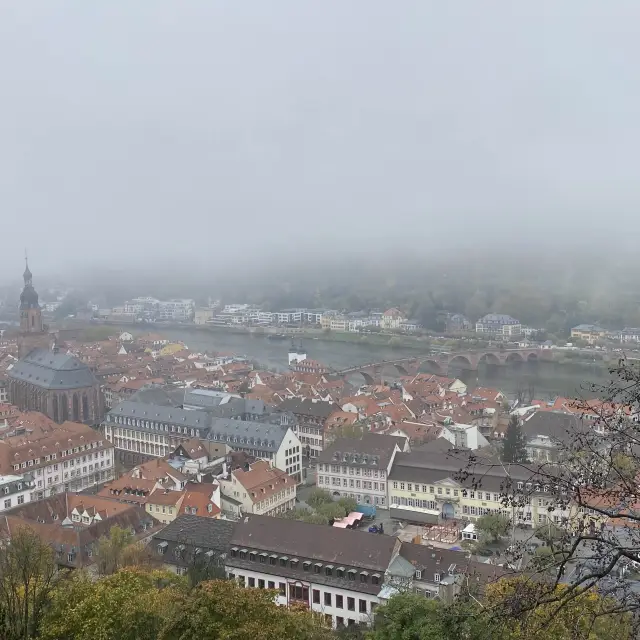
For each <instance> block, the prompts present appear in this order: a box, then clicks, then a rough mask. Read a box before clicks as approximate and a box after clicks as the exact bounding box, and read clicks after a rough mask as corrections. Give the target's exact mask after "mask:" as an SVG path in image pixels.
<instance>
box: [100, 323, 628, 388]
mask: <svg viewBox="0 0 640 640" xmlns="http://www.w3.org/2000/svg"><path fill="white" fill-rule="evenodd" d="M91 326H93V327H96V326H97V327H104V328H106V327H112V328H113V329H115V328H117V329H118V330H122V331H132V330H133V331H134V332H135V333H146V332H153V333H162V331H163V330H164V331H172V332H173V331H180V332H185V333H186V332H189V333H194V334H200V335H202V334H204V335H210V336H211V338H212V340H215V341H217V340H220V341H223V342H224V341H226V339H225V336H237V337H243V336H244V338H245V339H247V338H249V339H258V340H268V339H269V336H276V335H277V336H284V338H283V339H282V340H272V342H273V343H274V344H276V345H282V349H283V350H285V349H288V347H289V344H288V341H289V340H291V341H293V342H296V343H297V342H299V341H304V342H305V344H307V345H310V344H316V343H329V344H333V343H342V344H345V345H346V344H349V345H354V346H358V347H373V348H383V349H392V350H394V351H396V350H397V351H402V352H403V353H404V354H407V353H410V352H415V353H416V354H418V353H419V354H420V355H427V354H429V353H433V352H434V351H439V350H447V351H463V350H465V349H482V348H492V347H489V346H487V345H486V343H481V344H475V343H473V342H472V343H469V344H460V341H459V340H453V339H446V338H440V337H434V336H409V335H398V334H390V333H382V332H378V333H374V332H371V333H356V332H351V331H349V332H346V331H329V330H326V329H316V328H313V327H244V326H237V327H236V326H219V325H197V324H190V323H189V324H188V323H145V324H141V323H136V324H133V323H132V324H122V323H117V324H116V323H113V324H111V323H104V324H100V325H95V324H92V325H91ZM309 340H312V341H313V342H312V343H308V342H307V341H309ZM493 348H495V346H494V347H493ZM310 357H312V358H314V359H317V358H315V357H314V356H313V355H311V356H310ZM618 357H619V356H618V354H612V355H610V356H609V355H608V354H606V353H602V352H593V351H586V350H585V351H569V350H563V349H556V350H554V353H553V361H554V362H555V364H556V365H558V366H561V367H562V366H564V365H567V366H568V367H569V368H571V369H573V370H574V371H576V370H583V371H584V372H585V373H590V372H595V373H597V374H599V375H606V374H608V372H609V369H610V367H611V366H613V365H614V364H615V362H617V360H618Z"/></svg>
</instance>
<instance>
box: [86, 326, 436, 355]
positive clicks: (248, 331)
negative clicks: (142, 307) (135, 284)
mask: <svg viewBox="0 0 640 640" xmlns="http://www.w3.org/2000/svg"><path fill="white" fill-rule="evenodd" d="M101 325H105V326H110V327H117V328H119V329H121V330H122V331H131V330H132V329H135V330H136V331H141V332H145V331H149V332H153V333H161V332H162V330H163V329H170V330H176V329H178V330H185V331H198V332H203V333H211V334H219V333H231V334H245V335H249V336H252V337H256V338H261V337H264V338H268V337H269V336H275V335H283V336H286V339H290V340H298V339H303V338H304V339H310V340H321V341H324V342H348V343H351V344H361V345H371V346H381V347H385V346H386V347H393V348H395V347H398V348H402V349H414V350H416V351H420V352H421V353H427V352H428V351H429V350H430V347H431V338H430V337H429V336H408V335H397V334H389V333H373V332H372V333H355V332H351V331H330V330H327V329H315V328H313V327H244V326H238V327H234V326H221V325H202V324H187V323H174V322H163V323H155V322H154V323H144V324H143V323H131V324H128V323H121V322H117V323H116V322H114V323H111V322H108V321H105V322H104V323H101V324H100V325H98V326H101Z"/></svg>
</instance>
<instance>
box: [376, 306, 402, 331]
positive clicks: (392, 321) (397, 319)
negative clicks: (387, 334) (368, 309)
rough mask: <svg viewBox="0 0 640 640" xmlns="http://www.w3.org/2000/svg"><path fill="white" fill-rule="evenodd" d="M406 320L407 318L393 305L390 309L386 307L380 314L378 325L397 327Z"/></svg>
mask: <svg viewBox="0 0 640 640" xmlns="http://www.w3.org/2000/svg"><path fill="white" fill-rule="evenodd" d="M406 321H407V319H406V318H405V317H404V316H403V315H402V313H401V312H400V310H399V309H396V308H395V307H394V308H392V309H387V310H386V311H385V312H384V313H383V314H382V320H381V322H380V326H381V327H382V328H383V329H399V328H400V325H401V324H402V323H403V322H406Z"/></svg>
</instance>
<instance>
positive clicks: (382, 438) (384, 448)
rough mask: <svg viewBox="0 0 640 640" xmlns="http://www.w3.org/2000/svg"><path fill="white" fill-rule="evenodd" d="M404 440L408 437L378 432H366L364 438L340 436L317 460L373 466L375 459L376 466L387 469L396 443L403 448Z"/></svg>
mask: <svg viewBox="0 0 640 640" xmlns="http://www.w3.org/2000/svg"><path fill="white" fill-rule="evenodd" d="M404 441H406V438H401V437H397V436H387V435H381V434H377V433H365V434H364V435H363V436H362V438H338V439H337V440H335V441H334V442H332V443H331V445H330V446H329V447H327V448H326V449H325V450H324V451H322V452H321V453H320V455H319V456H318V458H317V462H321V463H330V464H331V463H334V464H341V463H344V464H348V465H350V466H360V467H371V466H372V464H373V461H375V466H376V467H379V468H381V469H386V468H387V467H388V465H389V461H390V460H391V456H392V454H393V451H394V449H395V447H396V445H398V447H400V448H402V446H403V443H404ZM345 456H346V459H345ZM365 456H366V458H365Z"/></svg>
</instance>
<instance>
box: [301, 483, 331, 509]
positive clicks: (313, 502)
mask: <svg viewBox="0 0 640 640" xmlns="http://www.w3.org/2000/svg"><path fill="white" fill-rule="evenodd" d="M331 502H333V498H332V497H331V494H330V493H329V492H328V491H327V490H325V489H319V488H317V487H316V488H315V489H313V490H312V491H310V492H309V497H308V498H307V504H308V505H309V506H310V507H313V508H314V509H317V508H318V507H319V506H320V505H322V504H330V503H331Z"/></svg>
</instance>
